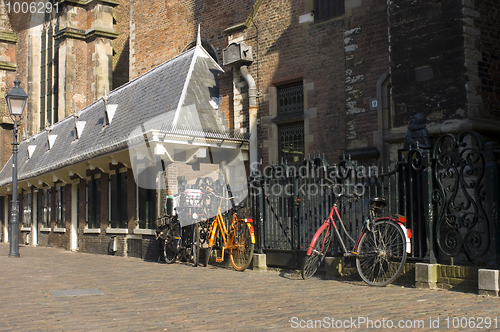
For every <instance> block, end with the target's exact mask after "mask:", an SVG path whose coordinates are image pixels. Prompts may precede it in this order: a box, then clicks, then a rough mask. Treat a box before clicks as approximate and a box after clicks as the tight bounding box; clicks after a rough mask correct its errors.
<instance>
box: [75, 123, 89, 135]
mask: <svg viewBox="0 0 500 332" xmlns="http://www.w3.org/2000/svg"><path fill="white" fill-rule="evenodd" d="M86 123H87V121H75V130H76V138H80V137H82V133H83V129H84V128H85V124H86Z"/></svg>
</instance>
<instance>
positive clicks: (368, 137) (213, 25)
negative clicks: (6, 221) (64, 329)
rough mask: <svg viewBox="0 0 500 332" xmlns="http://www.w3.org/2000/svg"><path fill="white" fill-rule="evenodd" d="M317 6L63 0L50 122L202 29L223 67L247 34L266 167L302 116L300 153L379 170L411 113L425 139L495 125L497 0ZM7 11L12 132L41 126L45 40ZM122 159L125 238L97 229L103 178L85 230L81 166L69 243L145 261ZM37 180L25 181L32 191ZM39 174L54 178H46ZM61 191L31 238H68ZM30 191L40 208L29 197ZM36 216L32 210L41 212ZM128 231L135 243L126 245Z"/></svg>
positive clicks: (3, 49)
mask: <svg viewBox="0 0 500 332" xmlns="http://www.w3.org/2000/svg"><path fill="white" fill-rule="evenodd" d="M32 1H34V0H32ZM77 3H79V4H77ZM314 3H315V1H313V0H275V1H269V0H241V1H227V0H211V1H195V0H187V1H179V0H167V1H146V0H106V1H105V0H102V1H88V2H86V4H83V2H75V1H62V2H61V5H60V7H59V9H60V13H59V14H58V15H57V17H56V19H57V24H58V25H57V31H56V32H55V35H54V41H55V42H56V43H55V44H54V45H55V46H54V47H56V48H57V52H55V53H54V57H55V58H54V59H55V60H54V63H55V64H56V65H57V69H58V70H57V75H56V74H54V77H55V80H54V84H56V85H57V95H56V96H55V97H54V98H56V99H57V103H56V105H57V109H55V112H56V113H57V119H58V120H62V119H63V118H65V117H66V116H68V115H70V114H73V113H74V112H76V111H78V110H81V109H82V108H84V107H86V106H87V105H89V104H91V103H93V102H94V101H96V100H97V99H98V98H100V97H101V96H103V94H104V91H105V89H106V90H107V91H109V90H110V89H115V88H117V87H119V86H122V85H124V84H126V83H127V82H129V81H131V80H133V79H134V78H137V77H138V76H139V75H142V74H144V73H146V72H148V71H149V70H151V69H152V68H154V67H156V66H158V65H160V64H162V63H164V62H165V61H167V60H170V59H172V58H174V57H176V56H178V55H179V54H181V53H182V52H183V51H186V50H188V49H189V48H191V47H193V46H194V45H195V42H196V37H197V31H198V26H199V25H200V27H201V31H200V37H201V41H202V45H203V46H204V47H205V49H206V50H207V51H208V52H209V53H210V54H211V55H212V56H213V57H214V59H216V61H217V62H218V63H219V65H221V66H222V65H223V50H224V49H225V48H226V47H227V46H228V45H229V44H231V43H233V42H236V43H241V42H245V43H246V44H248V45H249V46H251V47H252V53H253V62H252V63H251V64H250V65H249V66H248V69H249V72H250V75H251V76H252V77H253V78H254V80H255V83H256V87H257V90H258V92H257V104H258V116H257V119H258V130H257V133H258V146H257V147H253V148H256V149H258V156H259V159H260V158H262V159H263V163H264V165H265V164H267V163H270V162H273V161H278V162H280V161H279V160H278V159H279V157H280V146H279V142H280V138H279V137H278V136H279V133H280V128H283V126H287V125H291V124H300V125H303V137H302V139H303V142H304V156H305V157H306V158H307V157H308V155H311V156H315V155H317V154H318V153H320V154H321V155H322V156H323V155H324V156H325V157H326V158H327V160H329V161H334V160H337V159H338V157H339V155H341V154H342V153H348V154H352V155H354V156H356V155H358V156H361V157H362V158H365V162H368V163H371V164H376V165H382V164H383V165H388V164H390V162H391V161H394V160H395V158H396V152H397V150H398V149H400V148H401V146H402V141H403V137H404V134H405V132H406V130H407V126H408V124H409V122H410V119H411V118H412V116H413V115H414V114H415V113H417V112H421V113H424V114H425V115H426V116H427V119H428V129H429V131H430V133H431V136H432V138H434V137H436V136H438V135H441V134H443V133H447V132H459V131H462V130H469V129H474V130H477V131H479V132H481V133H482V134H484V135H486V136H490V137H492V136H495V135H496V134H497V133H498V124H499V123H498V121H499V120H500V115H499V109H500V84H499V83H498V82H500V59H499V55H498V54H499V48H500V42H499V40H500V38H499V27H498V24H497V21H496V20H497V17H498V16H499V15H500V6H499V4H498V3H497V1H493V0H468V1H463V2H456V1H451V0H446V1H442V2H432V3H430V2H419V3H415V2H412V1H409V0H394V1H390V2H388V3H386V2H379V1H376V0H345V1H344V2H343V3H341V2H339V3H341V4H342V6H340V7H341V8H342V10H343V12H341V13H338V15H333V16H332V17H330V18H326V19H320V17H321V16H322V15H323V14H324V13H320V12H318V8H315V7H314ZM5 8H6V7H5V1H1V0H0V90H1V92H2V93H4V94H5V93H6V92H7V91H9V90H10V88H11V87H12V86H13V84H12V82H13V80H14V79H15V76H16V75H19V78H20V80H21V81H22V87H23V88H24V89H25V90H26V91H27V92H28V93H29V96H30V98H29V101H28V106H27V110H26V112H25V117H24V119H23V121H22V123H21V130H20V135H23V133H24V132H26V134H27V135H30V134H34V133H36V132H39V131H40V130H42V129H43V127H44V125H42V123H43V119H41V118H40V117H41V111H40V109H41V105H40V104H41V101H40V100H41V92H40V91H41V87H40V85H41V84H42V81H43V79H42V78H41V73H40V69H39V67H40V62H41V57H40V52H41V51H42V48H43V47H42V45H40V44H41V41H40V38H39V36H40V31H41V23H43V22H45V18H40V17H38V18H36V17H32V16H29V15H28V14H26V15H23V14H13V13H10V14H7V13H6V9H5ZM35 23H36V24H35ZM45 23H47V22H45ZM56 60H57V61H56ZM223 68H224V70H225V73H224V74H221V75H219V88H220V90H219V95H220V96H219V110H221V111H222V112H223V113H224V118H225V122H226V123H227V125H228V126H229V128H231V130H233V131H234V132H237V133H245V132H248V130H249V126H250V117H249V105H250V104H249V89H248V83H247V81H246V80H245V79H244V77H243V74H242V73H241V70H240V68H239V67H238V66H234V67H229V66H223ZM291 83H298V84H299V85H301V86H302V88H303V110H301V111H298V112H295V113H291V114H282V113H280V112H279V110H278V103H279V98H280V96H279V95H278V93H279V90H280V88H282V87H283V86H287V85H288V84H291ZM54 87H55V86H54ZM145 88H148V87H145ZM7 113H8V111H7V110H6V108H5V102H4V100H3V98H2V100H1V101H0V120H1V121H0V127H1V129H0V163H1V164H2V165H3V164H5V162H6V161H7V160H8V158H9V157H10V155H11V140H12V133H11V130H12V121H11V120H10V119H9V118H8V114H7ZM108 162H109V161H106V163H105V164H106V167H107V168H109V165H107V164H108ZM247 166H248V165H247ZM86 167H88V169H89V168H90V165H86ZM106 167H104V168H106ZM126 167H127V175H128V176H127V188H128V193H127V221H128V228H126V232H125V231H123V232H124V233H123V234H118V233H117V234H114V233H113V234H107V233H106V231H105V230H106V229H107V228H108V221H109V192H108V191H109V185H108V178H109V176H110V174H108V173H107V172H101V173H100V174H101V181H102V182H101V202H100V208H101V210H100V213H101V215H100V219H101V228H100V229H101V232H99V233H97V232H95V233H93V232H89V231H88V230H86V228H85V227H86V226H85V224H86V222H87V215H86V211H87V203H86V195H87V192H86V185H87V183H88V181H89V180H90V177H89V176H88V174H87V173H85V172H83V173H81V174H80V175H78V176H79V177H81V179H80V178H79V177H75V176H76V175H71V177H72V178H71V181H70V180H68V179H67V181H68V182H71V183H75V185H76V183H77V182H79V195H78V196H79V197H80V198H79V201H78V210H79V214H78V229H77V233H78V249H79V250H81V251H85V252H92V253H102V254H105V253H108V249H109V245H110V241H113V240H112V238H113V237H115V236H116V238H117V242H116V243H117V248H118V250H117V252H116V254H117V255H139V254H138V253H140V255H141V257H143V258H144V257H146V258H148V259H154V257H156V255H157V248H156V247H155V242H154V236H153V235H152V234H134V231H135V230H136V228H137V225H136V223H137V220H138V211H137V210H138V209H137V205H138V202H137V193H136V187H135V182H134V179H133V173H132V170H131V169H130V166H129V165H128V166H126ZM209 167H211V166H210V165H208V166H207V165H201V166H200V164H189V165H187V164H184V165H183V164H181V163H173V164H170V165H169V166H168V168H167V170H166V171H165V177H166V183H167V185H168V187H169V191H168V192H167V191H163V192H162V193H161V195H162V197H161V199H162V200H163V199H164V197H165V195H166V194H173V193H175V192H176V189H177V177H178V176H185V177H186V178H187V179H191V180H192V179H194V178H196V176H198V175H199V174H202V175H205V174H207V173H209V171H211V170H210V169H209ZM88 169H87V170H88ZM75 181H76V182H75ZM34 182H35V183H34V184H33V186H39V187H40V186H41V185H40V184H38V183H36V181H34ZM42 182H45V183H48V184H49V185H53V183H50V177H48V180H47V179H45V178H44V179H43V181H42ZM71 191H72V184H67V185H66V220H67V225H66V232H54V230H53V228H54V226H52V227H51V228H52V230H51V231H44V232H39V233H38V244H40V245H55V246H60V247H64V248H68V249H70V248H71V247H72V244H71V232H70V229H71V227H72V225H71V224H69V223H68V220H71V219H72V215H71V208H72V206H73V205H72V204H71V200H72V198H74V196H71ZM5 193H6V192H5ZM5 193H4V194H5ZM52 195H54V192H53V194H52ZM68 195H69V196H68ZM37 200H38V205H39V206H41V197H40V195H38V196H37ZM53 201H54V200H53ZM52 204H53V203H52ZM5 205H6V204H4V206H5ZM41 213H42V211H41V209H38V210H37V215H38V217H39V218H41ZM54 213H55V209H53V210H52V214H53V215H54ZM1 215H2V216H3V215H5V213H2V214H1ZM54 217H55V215H54ZM52 220H54V219H52ZM38 227H39V228H40V227H41V226H40V224H38ZM139 239H142V242H140V243H136V242H137V241H139ZM134 241H136V242H134ZM132 247H134V250H135V251H134V252H132V251H131V250H132V249H131V248H132ZM73 249H75V248H73Z"/></svg>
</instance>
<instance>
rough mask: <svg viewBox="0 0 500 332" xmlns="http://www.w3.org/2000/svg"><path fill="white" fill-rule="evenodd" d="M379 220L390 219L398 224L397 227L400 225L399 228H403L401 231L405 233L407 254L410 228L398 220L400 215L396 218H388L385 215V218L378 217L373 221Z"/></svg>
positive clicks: (409, 252)
mask: <svg viewBox="0 0 500 332" xmlns="http://www.w3.org/2000/svg"><path fill="white" fill-rule="evenodd" d="M403 219H404V220H405V222H406V218H404V217H403ZM379 220H392V221H394V222H395V223H396V224H398V225H399V227H401V229H402V230H403V233H404V234H405V239H406V252H407V253H408V254H411V235H412V233H411V229H407V228H406V226H405V224H404V223H403V222H401V221H400V217H398V219H395V218H389V217H385V218H379V219H377V220H375V221H379Z"/></svg>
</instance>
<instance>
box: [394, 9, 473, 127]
mask: <svg viewBox="0 0 500 332" xmlns="http://www.w3.org/2000/svg"><path fill="white" fill-rule="evenodd" d="M389 13H390V18H389V19H390V24H391V25H390V39H391V78H392V96H393V100H394V104H395V120H394V125H395V126H403V125H407V124H408V123H409V122H410V119H411V117H412V116H413V115H414V114H415V113H417V112H421V113H424V114H426V115H427V116H429V115H431V114H432V113H433V112H438V113H439V114H440V115H439V117H441V118H445V119H451V118H463V117H464V115H465V113H464V110H467V105H466V91H465V85H466V83H467V82H466V79H465V68H464V64H465V58H464V57H465V55H464V38H463V27H462V17H463V15H462V3H461V2H456V1H446V2H422V3H414V2H411V1H409V0H408V1H407V0H398V1H393V2H391V3H390V5H389Z"/></svg>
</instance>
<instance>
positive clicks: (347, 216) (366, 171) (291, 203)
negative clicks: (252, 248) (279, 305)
mask: <svg viewBox="0 0 500 332" xmlns="http://www.w3.org/2000/svg"><path fill="white" fill-rule="evenodd" d="M413 171H414V170H413ZM406 173H408V174H409V175H410V176H412V175H413V173H412V168H410V167H408V163H406V162H399V163H396V164H395V166H393V169H392V170H390V169H387V170H385V172H383V170H381V169H379V168H378V167H375V166H364V165H360V164H358V163H357V162H356V161H352V160H349V159H347V160H342V161H341V162H339V163H336V164H328V162H327V161H326V160H325V159H324V158H314V159H307V160H305V161H304V162H303V163H302V164H301V165H300V166H288V165H284V164H279V165H269V166H266V167H264V168H263V169H261V172H260V174H257V176H256V179H254V180H253V181H251V182H250V183H251V187H252V189H251V190H252V191H251V192H253V195H254V200H253V204H254V205H257V204H258V207H259V209H258V212H257V213H258V214H259V215H258V219H259V220H260V223H259V226H260V227H259V228H258V229H259V231H260V234H259V240H260V242H259V243H258V248H259V250H261V251H265V252H269V251H296V252H303V251H305V250H306V249H307V246H308V245H309V243H310V241H311V239H312V237H313V235H314V233H315V232H316V230H317V229H318V228H319V227H320V225H321V224H322V223H323V221H324V220H325V219H326V218H327V217H328V214H329V213H330V210H331V208H332V206H333V203H334V202H337V204H338V207H339V211H340V213H341V217H342V220H343V222H344V224H345V227H346V231H347V232H348V234H349V235H350V236H351V237H353V238H357V237H358V236H359V232H360V231H361V228H362V226H363V223H364V221H365V220H366V218H367V217H368V213H369V212H368V202H369V200H370V199H371V198H373V197H384V198H385V199H386V201H387V203H388V204H387V206H386V208H385V209H384V210H383V211H381V215H385V216H387V215H393V214H402V215H408V214H411V213H412V212H413V210H414V211H415V212H414V213H413V214H414V216H413V217H414V218H409V219H410V220H409V227H410V228H414V229H417V230H418V231H417V232H416V234H415V237H416V238H417V239H414V241H413V242H412V244H413V248H412V253H411V254H410V256H411V257H414V258H422V257H424V255H425V253H426V251H425V249H426V247H425V232H424V229H423V227H419V226H418V225H419V223H420V222H421V220H422V219H423V217H422V213H420V212H421V210H419V208H418V207H417V205H416V204H415V203H414V202H413V200H412V197H411V196H408V195H407V193H408V192H411V191H412V190H413V189H414V188H413V187H412V184H411V183H410V184H409V185H408V183H406V182H403V181H401V179H402V178H405V177H407V176H408V174H406ZM327 178H328V179H330V180H333V181H334V182H335V185H331V184H330V183H329V182H327V180H326V179H327ZM339 194H344V195H339ZM353 194H355V196H356V197H359V199H353V198H350V196H352V195H353ZM339 196H340V198H339ZM344 240H346V239H344ZM346 241H347V240H346ZM346 243H347V242H346ZM335 251H336V252H340V247H339V246H338V247H337V248H335V249H334V253H335ZM293 260H295V261H294V262H292V265H300V262H299V261H298V260H300V254H297V255H295V256H294V259H293ZM286 263H287V264H290V261H289V260H288V261H287V262H286Z"/></svg>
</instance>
